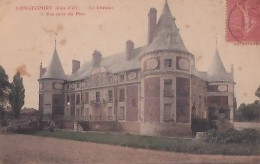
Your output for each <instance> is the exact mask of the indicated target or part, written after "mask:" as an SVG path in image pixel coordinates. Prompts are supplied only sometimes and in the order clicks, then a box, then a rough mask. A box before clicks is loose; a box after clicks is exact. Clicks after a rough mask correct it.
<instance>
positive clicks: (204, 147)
mask: <svg viewBox="0 0 260 164" xmlns="http://www.w3.org/2000/svg"><path fill="white" fill-rule="evenodd" d="M24 134H30V135H37V136H44V137H53V138H62V139H69V140H75V141H83V142H94V143H102V144H111V145H119V146H127V147H134V148H144V149H153V150H163V151H172V152H183V153H193V154H224V155H260V150H259V145H254V144H219V143H217V144H216V143H209V142H202V141H198V140H192V139H180V138H168V137H159V136H157V137H152V136H139V135H129V134H128V135H123V134H111V133H98V132H71V131H58V130H56V131H55V132H53V133H52V132H49V131H47V130H44V131H31V132H30V133H24Z"/></svg>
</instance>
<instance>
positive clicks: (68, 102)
mask: <svg viewBox="0 0 260 164" xmlns="http://www.w3.org/2000/svg"><path fill="white" fill-rule="evenodd" d="M66 105H70V95H69V94H68V95H67V96H66Z"/></svg>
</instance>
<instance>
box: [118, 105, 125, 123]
mask: <svg viewBox="0 0 260 164" xmlns="http://www.w3.org/2000/svg"><path fill="white" fill-rule="evenodd" d="M118 119H119V120H125V107H123V106H121V107H120V108H119V116H118Z"/></svg>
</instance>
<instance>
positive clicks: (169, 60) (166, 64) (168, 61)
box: [164, 59, 172, 68]
mask: <svg viewBox="0 0 260 164" xmlns="http://www.w3.org/2000/svg"><path fill="white" fill-rule="evenodd" d="M164 66H165V67H166V68H170V67H172V59H165V62H164Z"/></svg>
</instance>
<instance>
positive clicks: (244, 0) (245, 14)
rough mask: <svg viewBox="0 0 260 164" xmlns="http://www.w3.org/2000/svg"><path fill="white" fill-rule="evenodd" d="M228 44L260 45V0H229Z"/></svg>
mask: <svg viewBox="0 0 260 164" xmlns="http://www.w3.org/2000/svg"><path fill="white" fill-rule="evenodd" d="M226 25H227V29H226V39H227V41H228V42H235V43H243V44H260V0H227V24H226Z"/></svg>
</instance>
